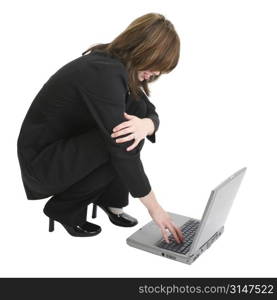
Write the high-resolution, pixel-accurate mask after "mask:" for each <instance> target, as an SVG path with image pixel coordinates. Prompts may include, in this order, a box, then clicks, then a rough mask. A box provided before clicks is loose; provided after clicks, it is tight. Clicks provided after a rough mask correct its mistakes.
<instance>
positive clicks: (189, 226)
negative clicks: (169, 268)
mask: <svg viewBox="0 0 277 300" xmlns="http://www.w3.org/2000/svg"><path fill="white" fill-rule="evenodd" d="M199 224H200V222H199V221H196V220H189V221H187V222H186V223H185V224H184V225H182V226H181V227H180V230H181V231H182V233H183V235H184V242H181V243H180V244H178V243H177V242H176V241H175V239H174V237H173V235H172V233H171V234H170V235H169V236H168V239H169V244H168V243H167V242H166V241H165V240H164V239H163V238H162V239H161V240H160V241H158V243H157V244H156V245H157V246H158V247H159V248H162V249H166V250H170V251H173V252H178V253H182V254H186V253H187V252H188V251H189V249H190V246H191V244H192V241H193V238H194V235H195V232H196V230H197V228H198V226H199Z"/></svg>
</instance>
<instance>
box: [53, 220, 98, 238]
mask: <svg viewBox="0 0 277 300" xmlns="http://www.w3.org/2000/svg"><path fill="white" fill-rule="evenodd" d="M54 221H57V220H54V219H52V218H49V231H50V232H53V231H54ZM58 222H59V221H58ZM59 223H60V224H62V225H63V227H64V228H65V229H66V231H67V232H68V233H69V234H70V235H72V236H79V237H80V236H84V237H85V236H94V235H97V234H99V233H100V232H101V227H100V226H98V225H96V224H93V223H90V222H87V221H85V222H84V223H83V224H81V225H67V224H63V223H61V222H59Z"/></svg>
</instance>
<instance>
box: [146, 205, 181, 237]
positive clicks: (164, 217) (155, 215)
mask: <svg viewBox="0 0 277 300" xmlns="http://www.w3.org/2000/svg"><path fill="white" fill-rule="evenodd" d="M149 214H150V216H151V217H152V219H153V220H154V222H155V223H156V224H157V225H158V226H159V227H160V229H161V232H162V235H163V238H164V240H165V241H166V242H167V243H169V239H168V233H167V230H166V229H168V230H169V231H170V232H171V233H172V235H173V236H174V239H175V240H176V242H177V243H181V242H183V241H184V236H183V233H182V232H181V230H180V229H179V228H178V227H177V226H176V225H175V224H174V223H173V222H172V220H171V219H170V216H169V215H168V213H167V212H166V211H164V210H163V208H162V207H161V206H158V207H156V208H155V209H154V210H149Z"/></svg>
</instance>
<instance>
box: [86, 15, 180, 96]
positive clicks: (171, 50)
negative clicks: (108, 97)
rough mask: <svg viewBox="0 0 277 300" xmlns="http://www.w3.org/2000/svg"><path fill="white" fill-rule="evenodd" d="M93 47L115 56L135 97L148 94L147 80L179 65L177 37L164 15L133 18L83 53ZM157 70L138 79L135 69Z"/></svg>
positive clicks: (156, 77) (178, 42)
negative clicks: (109, 37) (129, 22)
mask: <svg viewBox="0 0 277 300" xmlns="http://www.w3.org/2000/svg"><path fill="white" fill-rule="evenodd" d="M94 49H99V50H103V51H105V52H108V53H109V54H110V55H112V56H114V57H117V58H119V59H120V61H121V62H122V63H123V64H124V65H125V67H126V69H127V71H128V85H129V90H130V92H132V94H133V95H134V97H135V99H136V100H138V97H139V95H140V93H141V89H143V90H144V92H145V94H146V95H147V96H150V90H149V87H148V83H150V82H153V81H156V80H157V79H158V78H159V76H160V75H161V74H164V73H169V72H171V71H172V70H173V69H174V68H175V67H176V66H177V64H178V61H179V56H180V39H179V36H178V34H177V33H176V30H175V28H174V26H173V24H172V23H171V22H170V21H169V20H167V19H166V18H165V17H164V16H163V15H161V14H158V13H148V14H145V15H143V16H141V17H139V18H137V19H135V20H134V21H133V22H132V23H131V24H130V25H129V26H128V27H127V28H126V29H125V30H124V31H123V32H122V33H121V34H120V35H118V36H117V37H116V38H115V39H114V40H113V41H112V42H110V43H106V44H96V45H95V44H94V45H92V46H91V47H89V48H88V49H87V50H86V51H84V52H83V53H82V55H85V54H86V53H88V52H91V51H93V50H94ZM145 70H150V71H160V75H153V76H151V77H150V78H149V80H147V81H146V80H143V81H139V79H138V71H145Z"/></svg>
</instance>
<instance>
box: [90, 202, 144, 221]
mask: <svg viewBox="0 0 277 300" xmlns="http://www.w3.org/2000/svg"><path fill="white" fill-rule="evenodd" d="M97 205H98V206H99V207H100V208H102V209H103V210H104V212H105V213H106V214H107V215H108V217H109V219H110V221H111V222H112V223H113V224H114V225H117V226H122V227H132V226H135V225H137V224H138V220H137V219H135V218H133V217H131V216H130V215H128V214H126V213H124V212H123V213H121V214H114V213H113V212H111V211H110V210H109V209H108V208H107V207H104V206H101V205H99V204H95V203H93V209H92V218H93V219H95V218H96V214H97Z"/></svg>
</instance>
